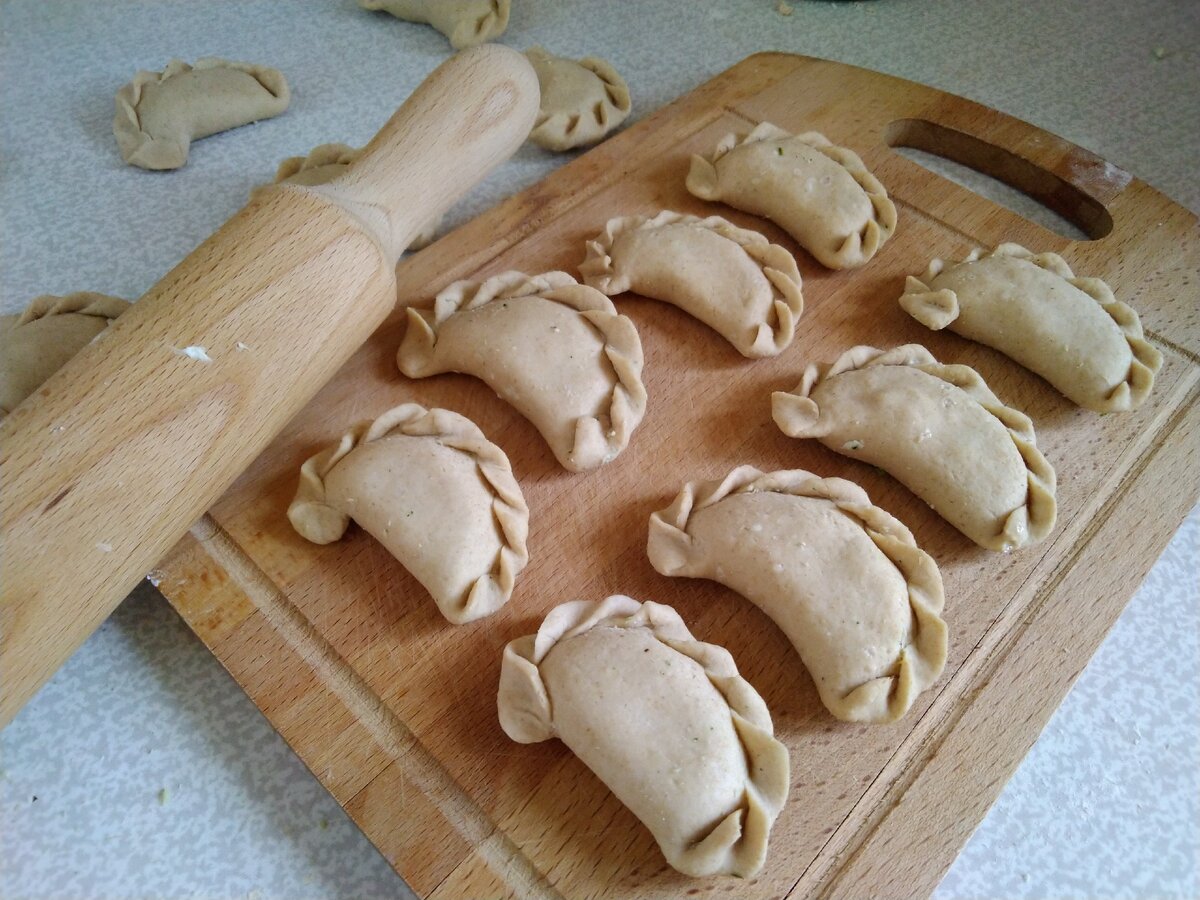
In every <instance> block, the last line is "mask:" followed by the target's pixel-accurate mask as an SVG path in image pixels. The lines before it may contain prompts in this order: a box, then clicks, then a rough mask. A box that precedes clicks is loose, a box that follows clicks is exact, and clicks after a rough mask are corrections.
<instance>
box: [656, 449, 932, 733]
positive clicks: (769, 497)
mask: <svg viewBox="0 0 1200 900" xmlns="http://www.w3.org/2000/svg"><path fill="white" fill-rule="evenodd" d="M646 549H647V553H648V555H649V557H650V562H651V564H652V565H653V566H654V568H655V569H657V570H658V571H659V572H661V573H662V574H663V575H675V576H688V577H691V578H711V579H713V580H714V581H718V582H720V583H721V584H723V585H725V586H726V587H729V588H732V589H733V590H735V591H737V592H738V593H739V594H741V595H742V596H743V597H745V598H746V599H747V600H749V601H750V602H752V603H753V604H754V605H755V606H757V607H759V608H760V609H761V610H762V611H763V612H765V613H766V614H767V615H768V616H770V617H771V619H772V620H774V622H775V623H776V624H777V625H778V626H779V627H780V628H781V629H782V630H783V632H784V634H786V635H787V636H788V639H789V640H790V641H791V642H792V646H794V647H795V648H796V651H797V652H798V653H799V654H800V659H801V660H802V661H803V663H804V666H805V668H807V669H808V672H809V674H810V675H811V676H812V679H813V682H814V683H815V684H816V686H817V692H818V693H819V694H820V696H821V701H822V702H823V703H824V704H825V707H826V708H827V709H828V710H829V711H830V712H831V713H833V714H834V715H835V716H837V717H838V718H839V719H843V720H845V721H847V722H893V721H895V720H896V719H898V718H900V717H901V716H902V715H904V714H905V713H906V712H908V710H909V708H910V707H911V706H912V704H913V702H914V701H915V700H916V698H917V695H918V694H920V692H921V691H923V690H925V688H927V687H929V685H931V684H932V683H933V682H934V681H936V680H937V678H938V676H940V675H941V673H942V669H943V668H944V667H945V665H946V623H945V622H944V621H943V620H942V617H941V612H942V605H943V602H944V594H943V591H942V577H941V575H940V574H939V572H938V569H937V565H935V564H934V561H933V559H932V558H931V557H930V556H929V555H928V554H927V553H925V552H924V551H922V550H921V549H920V548H919V547H917V542H916V541H915V540H914V539H913V536H912V533H911V532H910V531H909V530H908V529H907V528H905V527H904V525H902V524H901V523H900V522H899V521H897V520H896V519H894V518H893V517H892V516H891V515H889V514H888V513H887V512H886V511H884V510H882V509H880V508H879V507H877V506H875V505H873V504H872V503H871V501H870V499H869V498H868V497H867V494H866V491H864V490H863V489H862V488H861V487H859V486H858V485H857V484H854V483H853V482H851V481H845V480H843V479H841V478H818V477H817V476H816V475H813V474H811V473H809V472H805V471H802V470H799V469H795V470H791V471H783V472H771V473H768V474H764V473H763V472H760V471H759V470H758V469H755V468H753V467H752V466H740V467H739V468H736V469H734V470H733V471H732V472H730V473H729V474H728V475H726V476H725V477H724V478H722V479H719V480H716V481H700V482H691V483H689V484H686V485H684V487H683V490H681V491H680V492H679V495H678V496H677V497H676V498H675V501H674V502H673V503H672V504H671V505H670V506H669V507H667V508H666V509H664V510H660V511H659V512H656V513H654V514H652V515H651V516H650V536H649V539H648V541H647V545H646Z"/></svg>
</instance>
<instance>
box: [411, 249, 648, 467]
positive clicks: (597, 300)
mask: <svg viewBox="0 0 1200 900" xmlns="http://www.w3.org/2000/svg"><path fill="white" fill-rule="evenodd" d="M519 297H540V298H542V299H544V300H549V301H551V302H554V303H561V304H562V305H563V306H566V307H569V308H570V309H573V310H575V311H577V312H578V313H579V314H580V315H582V316H583V317H584V319H586V320H587V322H588V323H589V324H590V325H591V326H592V327H593V328H595V329H596V331H598V332H599V333H600V335H601V337H602V338H603V339H604V353H605V356H606V357H607V358H608V361H609V363H610V364H611V365H612V367H613V371H614V372H615V373H616V375H617V379H616V382H615V383H614V384H613V386H612V393H611V394H610V400H609V408H608V416H607V418H608V422H607V424H606V423H605V422H603V421H601V419H599V418H597V417H595V416H581V417H580V418H578V419H576V420H575V440H574V444H573V447H572V449H571V451H570V453H569V454H568V455H569V457H570V459H571V460H572V461H573V462H574V465H573V466H567V463H566V461H565V460H563V459H561V458H560V460H559V461H560V462H562V463H563V465H564V466H565V467H567V468H570V469H572V470H573V471H584V470H586V469H594V468H596V467H598V466H601V465H603V464H604V463H606V462H609V461H611V460H612V459H615V458H616V456H617V455H618V454H619V453H620V452H621V451H622V450H624V449H625V447H626V446H628V444H629V440H630V438H631V437H632V435H633V431H634V429H635V428H637V426H638V423H639V422H641V420H642V416H643V415H645V412H646V387H645V385H644V384H643V383H642V343H641V339H640V338H639V337H638V333H637V329H636V328H635V327H634V325H633V322H632V321H630V320H629V319H628V318H627V317H625V316H623V315H621V314H620V313H618V312H617V308H616V307H615V306H613V303H612V301H611V300H609V299H608V298H607V297H606V296H604V295H603V294H602V293H600V292H599V291H597V290H596V289H594V288H590V287H588V286H587V285H584V284H580V283H579V282H577V281H576V280H575V279H574V278H572V277H571V276H570V275H568V274H567V273H566V272H545V273H542V274H540V275H526V274H525V273H523V272H515V271H512V272H503V273H501V274H499V275H495V276H493V277H492V278H488V279H487V280H485V281H482V282H478V281H456V282H454V283H453V284H451V285H449V286H448V287H447V288H446V289H445V290H443V291H442V292H441V293H439V294H438V295H437V297H435V298H434V306H433V309H432V310H430V309H417V308H416V307H412V306H410V307H408V329H407V331H406V332H405V334H404V340H403V341H402V342H401V344H400V349H399V350H398V351H397V353H396V364H397V366H398V367H399V369H400V371H401V372H403V373H404V374H405V375H407V376H408V377H410V378H423V377H425V374H424V373H425V372H426V370H427V369H428V367H429V365H430V363H431V361H432V359H433V353H434V347H435V346H436V345H437V340H438V331H439V330H440V328H441V325H442V324H443V323H444V322H445V321H446V320H447V319H448V318H450V316H452V315H454V314H455V313H458V312H466V311H469V310H472V309H478V308H479V307H481V306H483V305H485V304H487V303H491V302H492V301H495V300H511V299H515V298H519ZM430 374H432V373H430ZM467 374H470V373H467ZM551 449H552V450H553V449H554V448H553V447H552V448H551Z"/></svg>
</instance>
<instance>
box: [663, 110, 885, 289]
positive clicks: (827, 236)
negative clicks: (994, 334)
mask: <svg viewBox="0 0 1200 900" xmlns="http://www.w3.org/2000/svg"><path fill="white" fill-rule="evenodd" d="M687 189H688V190H689V191H691V192H692V193H693V194H695V195H696V196H697V197H699V198H701V199H702V200H720V201H721V202H722V203H727V204H729V205H730V206H732V207H734V208H735V209H740V210H743V211H745V212H748V213H753V214H754V215H757V216H765V217H766V218H768V219H770V220H771V221H772V222H774V223H775V224H777V225H779V226H780V227H781V228H783V230H784V231H786V232H787V233H788V234H790V235H791V236H792V237H793V238H795V239H796V242H797V243H798V244H800V246H801V247H803V248H804V249H805V250H807V251H808V252H809V253H811V254H812V255H813V256H814V257H816V259H817V261H818V262H819V263H821V264H822V265H824V266H826V267H828V268H830V269H848V268H852V267H854V266H861V265H862V264H863V263H865V262H867V261H868V260H870V259H871V257H873V256H874V255H875V253H876V252H877V251H878V250H879V248H880V247H882V246H883V244H884V242H885V241H886V240H887V239H888V238H890V237H891V236H892V233H893V232H894V231H895V230H896V207H895V205H894V204H893V203H892V201H891V200H890V199H889V198H888V195H887V191H886V190H885V189H884V187H883V185H882V184H880V183H879V179H877V178H876V177H875V176H874V175H872V174H871V173H870V172H868V171H867V167H866V166H865V165H863V161H862V160H861V159H860V158H859V157H858V155H857V154H856V153H854V152H853V151H850V150H847V149H846V148H845V147H835V146H834V145H833V144H831V143H830V142H829V139H828V138H826V137H825V136H824V135H821V134H817V133H816V132H808V133H806V134H796V135H793V134H789V133H788V132H786V131H784V130H783V129H781V128H777V127H776V126H774V125H772V124H771V123H770V122H763V123H761V124H760V125H758V126H757V127H756V128H755V129H754V130H753V131H751V132H750V133H749V134H748V135H745V136H744V137H742V138H739V137H738V136H737V135H733V134H730V135H726V136H725V137H724V138H723V139H722V140H721V141H720V142H719V143H718V144H717V147H716V149H715V150H714V151H713V154H712V156H711V157H710V158H706V157H703V156H699V155H696V156H693V157H692V166H691V170H690V171H689V172H688V176H687Z"/></svg>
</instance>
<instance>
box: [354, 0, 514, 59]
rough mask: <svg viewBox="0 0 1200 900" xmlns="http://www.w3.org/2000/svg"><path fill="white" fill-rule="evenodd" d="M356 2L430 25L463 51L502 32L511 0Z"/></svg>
mask: <svg viewBox="0 0 1200 900" xmlns="http://www.w3.org/2000/svg"><path fill="white" fill-rule="evenodd" d="M358 5H359V6H361V7H362V8H363V9H369V10H372V11H376V10H383V11H384V12H388V13H391V14H392V15H393V16H395V17H396V18H397V19H404V20H405V21H407V22H420V23H421V24H424V25H432V26H433V27H434V28H436V29H437V30H438V31H440V32H441V33H442V34H444V35H445V36H446V37H448V38H450V45H451V46H452V47H453V48H454V49H455V50H463V49H465V48H467V47H474V46H476V45H478V44H482V43H485V42H486V41H490V40H494V39H495V38H498V37H500V35H502V34H504V30H505V29H506V28H508V15H509V12H510V10H511V8H512V0H358Z"/></svg>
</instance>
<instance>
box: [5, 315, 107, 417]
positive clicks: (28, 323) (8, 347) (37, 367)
mask: <svg viewBox="0 0 1200 900" xmlns="http://www.w3.org/2000/svg"><path fill="white" fill-rule="evenodd" d="M128 308H129V302H128V301H127V300H122V299H120V298H119V297H109V296H108V295H107V294H93V293H89V292H86V291H85V292H80V293H77V294H68V295H67V296H65V297H51V296H49V295H46V296H42V297H36V298H34V299H33V300H32V301H30V303H29V306H28V307H27V308H26V309H25V311H24V312H23V313H21V314H20V315H16V316H0V418H3V417H5V416H7V415H8V414H9V413H10V412H12V411H13V409H15V408H16V406H17V404H18V403H20V402H21V401H22V400H24V399H25V398H26V397H28V396H29V395H30V394H32V393H33V392H34V391H36V390H37V389H38V388H39V387H41V386H42V382H44V381H45V380H46V379H47V378H49V377H50V376H51V375H53V374H54V373H55V372H57V371H58V370H59V369H61V368H62V367H63V366H64V365H66V363H67V361H68V360H69V359H70V358H71V357H72V356H74V355H75V354H76V353H78V352H79V351H80V350H82V349H83V348H84V347H86V346H87V345H88V344H90V343H91V342H92V341H93V340H95V339H96V338H97V337H99V336H100V335H101V334H103V333H104V330H105V329H106V328H108V326H109V323H111V322H112V320H113V319H115V318H116V317H117V316H119V315H120V314H121V313H123V312H124V311H125V310H126V309H128Z"/></svg>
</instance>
